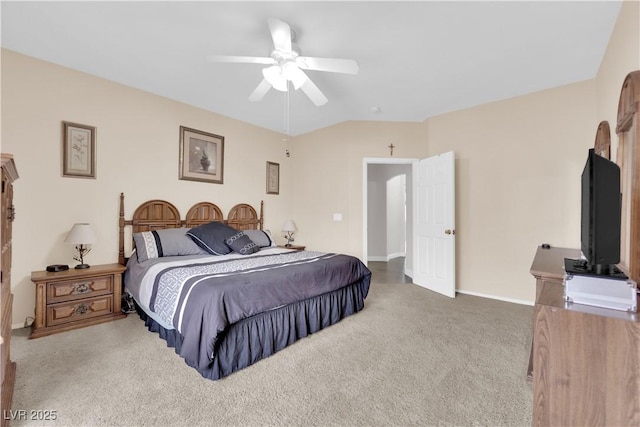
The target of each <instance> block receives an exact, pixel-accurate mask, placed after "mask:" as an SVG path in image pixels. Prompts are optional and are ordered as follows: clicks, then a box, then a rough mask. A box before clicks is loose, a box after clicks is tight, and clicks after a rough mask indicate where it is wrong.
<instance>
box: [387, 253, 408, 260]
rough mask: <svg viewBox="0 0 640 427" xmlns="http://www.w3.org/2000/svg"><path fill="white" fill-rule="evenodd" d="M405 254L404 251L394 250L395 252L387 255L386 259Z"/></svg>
mask: <svg viewBox="0 0 640 427" xmlns="http://www.w3.org/2000/svg"><path fill="white" fill-rule="evenodd" d="M406 255H407V254H405V253H404V252H396V253H393V254H389V255H387V259H390V260H391V259H394V258H400V257H403V256H406Z"/></svg>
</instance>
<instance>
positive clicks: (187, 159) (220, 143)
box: [179, 126, 224, 184]
mask: <svg viewBox="0 0 640 427" xmlns="http://www.w3.org/2000/svg"><path fill="white" fill-rule="evenodd" d="M223 168H224V136H220V135H214V134H212V133H207V132H202V131H199V130H195V129H190V128H187V127H184V126H180V173H179V178H180V179H185V180H189V181H204V182H213V183H215V184H222V177H223Z"/></svg>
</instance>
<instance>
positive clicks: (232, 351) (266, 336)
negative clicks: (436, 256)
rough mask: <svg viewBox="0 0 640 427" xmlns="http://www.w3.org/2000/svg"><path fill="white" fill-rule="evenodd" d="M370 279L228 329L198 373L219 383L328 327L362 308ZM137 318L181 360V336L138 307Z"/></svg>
mask: <svg viewBox="0 0 640 427" xmlns="http://www.w3.org/2000/svg"><path fill="white" fill-rule="evenodd" d="M369 279H370V276H368V277H366V278H364V279H362V280H360V281H358V282H356V283H352V284H350V285H347V286H345V287H343V288H340V289H337V290H335V291H333V292H329V293H327V294H323V295H320V296H317V297H313V298H309V299H306V300H303V301H298V302H295V303H293V304H289V305H286V306H283V307H280V308H277V309H273V310H270V311H267V312H264V313H260V314H257V315H254V316H251V317H249V318H246V319H243V320H241V321H240V322H237V323H234V324H233V325H230V326H229V327H228V328H227V330H225V331H224V332H223V334H224V336H223V337H221V338H220V339H219V340H218V343H219V345H218V346H217V348H216V349H215V355H214V358H213V360H211V363H210V364H209V367H208V368H207V369H204V370H199V369H197V368H196V367H195V366H192V367H193V368H194V369H196V370H197V371H198V372H200V374H201V375H202V376H203V377H205V378H209V379H211V380H218V379H221V378H223V377H225V376H227V375H229V374H231V373H233V372H235V371H238V370H240V369H243V368H246V367H247V366H250V365H252V364H254V363H256V362H258V361H259V360H261V359H264V358H265V357H268V356H270V355H272V354H274V353H275V352H277V351H279V350H282V349H283V348H285V347H287V346H288V345H291V344H293V343H294V342H296V341H297V340H299V339H301V338H304V337H306V336H307V335H309V334H312V333H314V332H317V331H319V330H321V329H324V328H326V327H327V326H331V325H333V324H335V323H337V322H339V321H340V320H342V319H343V318H345V317H347V316H350V315H352V314H354V313H357V312H358V311H360V310H362V309H363V308H364V299H365V298H366V296H367V294H368V292H369ZM136 308H137V310H138V314H139V315H140V317H141V318H142V319H143V320H144V321H145V325H146V326H147V328H148V329H149V330H150V331H152V332H157V333H158V334H159V336H160V338H162V339H164V340H165V341H166V342H167V345H168V346H169V347H173V348H174V349H175V352H176V353H177V354H179V355H181V356H182V336H181V335H180V333H178V331H177V330H175V329H165V328H163V327H162V326H160V325H159V324H158V323H157V322H156V321H154V320H153V319H152V318H151V317H149V316H147V315H146V313H144V311H142V310H141V309H140V308H139V307H138V306H137V305H136Z"/></svg>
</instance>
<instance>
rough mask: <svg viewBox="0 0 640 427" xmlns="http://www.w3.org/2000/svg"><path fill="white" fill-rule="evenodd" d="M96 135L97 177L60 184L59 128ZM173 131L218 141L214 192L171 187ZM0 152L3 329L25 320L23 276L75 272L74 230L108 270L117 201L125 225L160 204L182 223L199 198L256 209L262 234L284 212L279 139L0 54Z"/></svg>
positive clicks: (286, 172)
mask: <svg viewBox="0 0 640 427" xmlns="http://www.w3.org/2000/svg"><path fill="white" fill-rule="evenodd" d="M63 120H66V121H72V122H76V123H82V124H86V125H92V126H96V127H97V163H98V164H97V179H79V178H63V177H62V176H61V168H60V163H61V160H60V157H61V154H60V153H61V132H62V130H61V122H62V121H63ZM179 126H188V127H191V128H195V129H199V130H202V131H206V132H211V133H215V134H218V135H223V136H224V137H225V153H224V184H223V185H219V184H211V183H201V182H193V181H183V180H178V147H179ZM2 150H3V151H5V152H9V153H13V155H14V156H15V160H16V165H17V167H18V173H19V174H20V179H18V180H17V181H16V183H15V206H16V221H15V222H14V232H13V274H12V282H13V283H12V288H13V293H14V296H15V299H14V310H13V313H14V315H13V323H14V325H16V324H23V323H24V321H25V318H27V317H29V316H31V317H33V315H34V295H35V291H34V286H33V284H32V283H31V281H30V280H29V277H30V274H31V271H33V270H42V269H44V267H45V266H47V265H49V264H69V265H75V261H73V259H72V255H73V248H72V247H70V246H69V245H67V244H65V243H63V240H64V238H65V235H66V233H67V232H68V231H69V229H70V228H71V226H72V225H73V223H75V222H90V223H91V224H93V225H94V227H95V228H96V231H97V234H98V238H99V242H98V243H96V244H95V245H94V246H93V250H92V252H91V253H90V254H89V255H88V256H87V257H86V261H87V262H88V263H89V264H101V263H110V262H117V259H118V258H117V255H118V254H117V251H118V246H117V234H118V200H119V194H120V192H124V193H125V206H126V214H127V218H130V217H131V215H132V213H133V210H134V209H135V207H136V206H138V205H139V204H140V203H141V202H143V201H145V200H148V199H154V198H157V199H165V200H169V201H171V202H172V203H174V204H175V205H176V206H177V207H178V209H179V210H180V212H181V213H182V215H184V214H186V211H187V210H188V208H189V207H190V206H191V205H192V204H194V203H196V202H198V201H202V200H208V201H213V202H215V203H217V204H218V205H219V206H220V208H221V209H222V210H223V211H224V212H225V213H226V212H228V210H229V209H230V208H231V207H232V206H233V205H235V204H236V203H240V202H246V203H250V204H252V205H253V206H255V207H256V208H258V207H259V205H260V201H261V200H264V202H265V220H266V227H267V228H272V229H274V230H277V229H279V227H280V225H281V224H282V222H283V221H284V219H285V218H286V217H288V216H289V214H290V209H291V201H292V188H291V186H290V182H291V180H290V176H291V172H292V168H291V162H290V161H289V159H287V158H286V157H285V156H284V149H283V144H282V135H281V134H278V133H275V132H271V131H267V130H265V129H262V128H258V127H255V126H251V125H248V124H246V123H243V122H239V121H236V120H232V119H229V118H226V117H224V116H221V115H218V114H214V113H211V112H207V111H204V110H201V109H198V108H194V107H190V106H187V105H185V104H182V103H179V102H175V101H172V100H169V99H166V98H162V97H159V96H155V95H151V94H149V93H146V92H142V91H139V90H135V89H132V88H129V87H125V86H122V85H119V84H116V83H113V82H110V81H107V80H104V79H100V78H97V77H93V76H90V75H87V74H83V73H79V72H76V71H73V70H70V69H67V68H63V67H59V66H56V65H53V64H51V63H47V62H43V61H40V60H36V59H33V58H30V57H26V56H23V55H20V54H17V53H15V52H11V51H7V50H3V51H2ZM267 160H269V161H273V162H277V163H280V178H281V184H280V195H267V194H265V193H266V190H265V188H266V184H265V176H266V172H265V168H266V161H267Z"/></svg>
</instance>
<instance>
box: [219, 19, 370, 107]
mask: <svg viewBox="0 0 640 427" xmlns="http://www.w3.org/2000/svg"><path fill="white" fill-rule="evenodd" d="M268 24H269V30H270V31H271V38H272V39H273V46H274V50H273V52H271V56H269V57H259V56H223V55H211V56H209V57H207V60H208V61H209V62H230V63H250V64H263V65H269V67H266V68H263V70H262V75H263V77H264V78H263V79H262V81H261V82H260V84H259V85H258V87H256V88H255V90H254V91H253V92H252V93H251V95H250V96H249V100H250V101H256V102H257V101H260V100H261V99H262V98H263V97H264V96H265V95H266V93H267V92H268V91H269V89H271V88H272V87H273V88H274V89H277V90H279V91H282V92H287V91H288V90H289V82H291V83H292V85H293V88H294V89H295V90H298V89H302V91H303V92H304V93H305V94H306V95H307V96H308V97H309V99H311V102H313V103H314V104H315V105H317V106H321V105H324V104H326V103H327V97H326V96H324V94H323V93H322V91H320V89H318V86H316V85H315V84H314V83H313V82H312V81H311V79H310V78H309V76H307V74H306V73H305V72H304V71H303V70H315V71H329V72H332V73H343V74H358V70H359V67H358V63H357V62H356V61H354V60H353V59H337V58H314V57H310V56H300V49H298V47H297V46H295V45H294V44H293V43H292V40H293V39H294V33H293V32H292V30H291V27H289V25H288V24H287V23H285V22H282V21H280V20H278V19H274V18H269V19H268Z"/></svg>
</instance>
